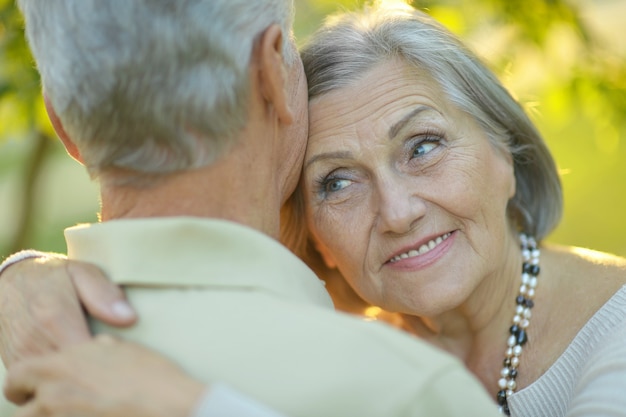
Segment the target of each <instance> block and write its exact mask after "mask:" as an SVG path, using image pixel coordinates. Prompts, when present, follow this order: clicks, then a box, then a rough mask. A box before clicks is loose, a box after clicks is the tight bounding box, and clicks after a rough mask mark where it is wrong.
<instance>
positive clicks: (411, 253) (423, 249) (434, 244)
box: [389, 233, 452, 263]
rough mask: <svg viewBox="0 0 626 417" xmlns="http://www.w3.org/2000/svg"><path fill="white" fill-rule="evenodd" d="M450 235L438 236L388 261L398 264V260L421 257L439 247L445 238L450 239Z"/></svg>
mask: <svg viewBox="0 0 626 417" xmlns="http://www.w3.org/2000/svg"><path fill="white" fill-rule="evenodd" d="M451 234H452V233H446V234H445V235H442V236H439V237H438V238H436V239H433V240H431V241H429V242H427V243H424V244H423V245H422V246H420V247H419V249H411V250H410V251H408V252H405V253H402V254H400V255H397V256H394V257H393V258H391V260H390V261H389V262H390V263H394V262H398V261H399V260H402V259H407V258H413V257H415V256H418V255H423V254H425V253H426V252H430V251H431V250H433V249H435V248H436V247H437V246H439V244H440V243H441V242H443V241H444V240H446V239H447V238H449V237H450V235H451Z"/></svg>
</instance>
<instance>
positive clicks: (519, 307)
mask: <svg viewBox="0 0 626 417" xmlns="http://www.w3.org/2000/svg"><path fill="white" fill-rule="evenodd" d="M523 312H524V306H522V305H519V304H518V305H517V307H516V308H515V314H522V313H523Z"/></svg>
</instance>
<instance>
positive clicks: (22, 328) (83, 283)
mask: <svg viewBox="0 0 626 417" xmlns="http://www.w3.org/2000/svg"><path fill="white" fill-rule="evenodd" d="M27 254H28V255H41V256H38V257H28V256H27V257H26V258H23V259H21V260H19V261H17V262H15V261H16V259H18V258H11V257H10V258H9V259H8V261H9V262H7V261H5V263H4V264H3V265H4V268H3V270H2V272H1V275H0V342H1V343H0V356H1V357H2V361H3V362H4V364H5V366H7V367H8V366H10V365H12V364H13V363H15V362H16V361H19V360H20V359H23V358H27V357H32V356H35V355H40V354H43V353H47V352H51V351H54V350H57V349H59V348H62V347H65V346H69V345H73V344H76V343H79V342H82V341H85V340H87V339H89V338H90V337H91V336H90V334H89V330H88V327H87V322H86V318H85V316H84V313H83V308H84V309H85V310H86V311H88V312H89V313H90V314H91V315H93V316H94V317H96V318H98V319H99V320H102V321H104V322H106V323H107V324H110V325H113V326H129V325H131V324H133V323H134V322H135V320H136V315H135V313H134V311H133V310H132V308H131V307H130V305H129V304H128V303H127V302H126V300H125V297H124V293H123V292H122V291H121V290H120V289H119V288H118V287H117V286H116V285H114V284H112V283H111V282H110V281H109V280H108V279H106V277H105V276H104V274H102V272H101V271H100V270H99V269H98V268H96V267H94V266H92V265H88V264H84V263H79V262H72V261H68V260H66V259H64V258H63V257H62V256H58V255H55V254H50V255H48V254H41V253H37V252H29V253H27ZM11 260H12V261H14V262H11Z"/></svg>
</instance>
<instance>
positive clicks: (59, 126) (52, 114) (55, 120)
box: [43, 94, 83, 164]
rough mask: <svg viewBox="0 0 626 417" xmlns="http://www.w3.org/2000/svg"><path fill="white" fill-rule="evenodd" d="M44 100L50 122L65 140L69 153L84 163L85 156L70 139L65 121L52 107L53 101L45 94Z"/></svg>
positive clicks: (64, 143)
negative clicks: (63, 121) (82, 155)
mask: <svg viewBox="0 0 626 417" xmlns="http://www.w3.org/2000/svg"><path fill="white" fill-rule="evenodd" d="M43 102H44V104H45V106H46V111H47V112H48V117H49V118H50V122H52V127H53V128H54V131H55V132H56V133H57V135H58V136H59V139H61V142H63V145H64V146H65V149H66V150H67V153H69V154H70V156H71V157H72V158H74V159H76V160H77V161H78V162H80V163H81V164H83V158H82V157H81V156H80V152H79V151H78V148H77V147H76V145H75V144H74V142H72V139H70V137H69V136H68V134H67V132H66V131H65V128H64V127H63V123H61V119H59V116H58V115H57V112H56V110H54V107H52V103H50V100H49V99H48V97H47V96H46V95H45V94H44V96H43Z"/></svg>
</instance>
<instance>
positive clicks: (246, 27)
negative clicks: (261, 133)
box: [19, 0, 299, 176]
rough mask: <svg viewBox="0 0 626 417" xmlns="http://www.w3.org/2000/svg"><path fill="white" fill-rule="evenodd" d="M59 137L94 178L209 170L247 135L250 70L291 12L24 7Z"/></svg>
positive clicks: (240, 2) (213, 5)
mask: <svg viewBox="0 0 626 417" xmlns="http://www.w3.org/2000/svg"><path fill="white" fill-rule="evenodd" d="M19 5H20V7H21V9H22V11H23V13H24V16H25V18H26V22H27V25H26V32H27V36H28V39H29V43H30V46H31V49H32V51H33V54H34V56H35V60H36V61H37V65H38V68H39V71H40V73H41V78H42V82H43V90H44V94H45V96H46V101H47V105H48V108H49V110H51V113H52V114H51V116H52V119H53V121H55V120H54V119H55V118H56V116H58V119H57V120H56V121H57V123H56V125H57V126H56V127H57V130H61V129H60V128H62V130H64V131H65V132H66V134H67V136H68V137H69V138H70V139H71V142H72V143H73V144H74V145H76V150H77V153H78V154H80V159H81V161H82V162H83V163H84V164H85V165H86V166H87V169H88V170H89V171H90V173H91V175H92V176H98V175H100V174H101V173H103V172H106V171H107V170H110V169H122V170H129V171H133V172H136V173H146V174H163V173H170V172H175V171H181V170H187V169H192V168H197V167H202V166H206V165H209V164H210V163H211V162H213V161H214V160H215V159H216V158H217V157H219V156H220V155H221V153H222V152H223V151H224V150H225V149H227V148H228V147H229V145H231V143H232V142H234V141H235V139H236V137H237V134H238V133H239V132H240V131H241V130H242V129H243V128H244V126H246V124H247V122H248V113H249V97H250V94H251V92H250V85H249V84H250V74H249V68H250V60H251V56H252V55H253V52H254V50H255V48H256V46H257V45H256V44H257V43H258V42H259V39H260V38H261V36H262V34H263V33H264V32H265V31H266V30H267V29H268V27H270V26H271V25H273V24H277V25H278V26H279V27H280V28H281V29H282V36H280V39H281V41H282V45H281V46H280V47H281V48H282V53H283V56H284V57H285V58H284V61H285V62H286V65H287V67H288V66H290V65H291V64H292V63H299V62H298V58H297V55H296V51H295V48H294V47H293V40H292V39H291V24H292V15H293V4H292V0H255V1H249V0H132V1H128V0H107V1H101V0H54V1H41V0H19Z"/></svg>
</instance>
